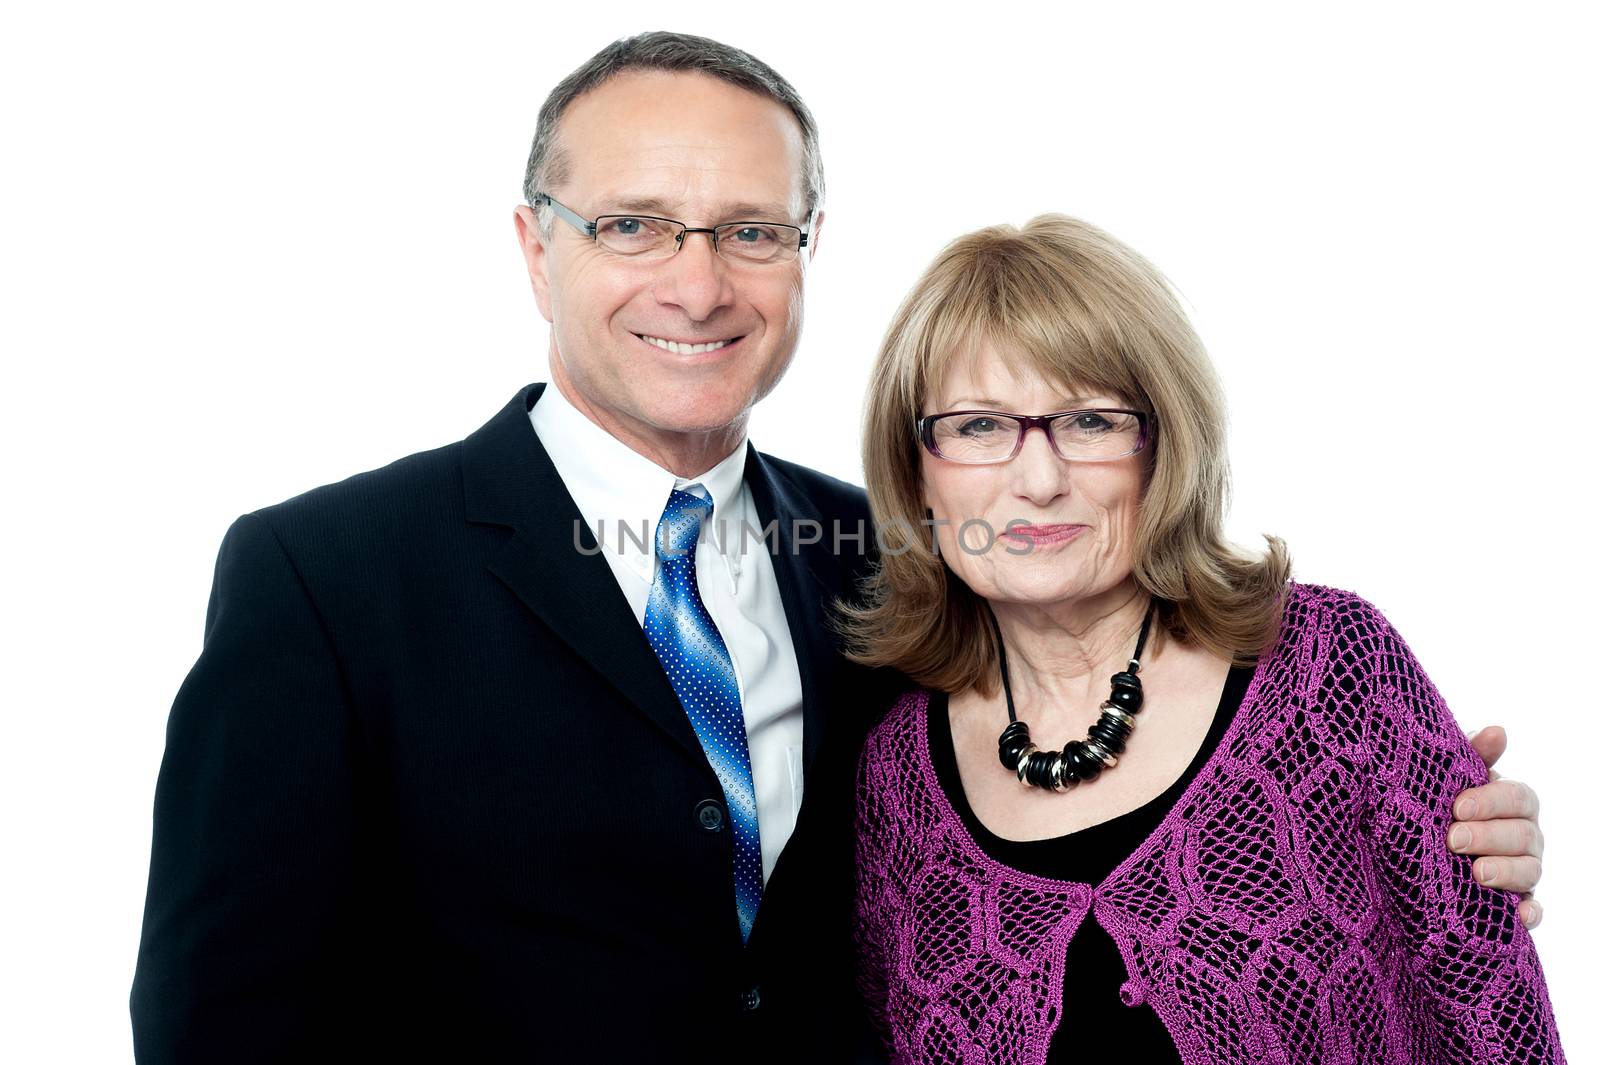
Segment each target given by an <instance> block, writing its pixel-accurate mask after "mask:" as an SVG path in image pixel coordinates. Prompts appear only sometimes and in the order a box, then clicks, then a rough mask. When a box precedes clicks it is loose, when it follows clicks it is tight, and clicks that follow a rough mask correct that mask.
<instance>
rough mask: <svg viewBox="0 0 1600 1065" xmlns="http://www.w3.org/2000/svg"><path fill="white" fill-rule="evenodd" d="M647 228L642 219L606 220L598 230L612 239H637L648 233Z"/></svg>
mask: <svg viewBox="0 0 1600 1065" xmlns="http://www.w3.org/2000/svg"><path fill="white" fill-rule="evenodd" d="M649 228H650V227H649V225H648V224H647V223H646V222H645V220H644V219H643V218H608V219H606V220H605V224H604V225H602V226H601V227H600V230H601V232H602V233H605V234H607V235H609V236H613V237H637V236H641V235H643V234H645V233H646V232H648V231H649Z"/></svg>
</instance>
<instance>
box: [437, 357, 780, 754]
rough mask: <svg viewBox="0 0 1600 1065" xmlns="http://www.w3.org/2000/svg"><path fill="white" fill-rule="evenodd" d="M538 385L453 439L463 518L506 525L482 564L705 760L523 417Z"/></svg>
mask: <svg viewBox="0 0 1600 1065" xmlns="http://www.w3.org/2000/svg"><path fill="white" fill-rule="evenodd" d="M543 390H544V385H542V384H535V385H529V386H528V387H527V388H524V389H523V390H522V391H521V392H520V393H518V394H517V396H516V397H515V398H514V399H512V401H511V402H510V403H508V404H507V405H506V407H505V409H503V410H502V411H501V412H500V413H499V414H497V415H495V417H494V418H493V419H491V420H490V421H489V423H488V424H486V425H485V426H484V427H483V428H481V429H479V430H478V431H477V432H475V433H473V434H472V435H471V436H469V437H467V439H466V440H464V441H462V444H461V475H462V492H463V494H464V497H465V503H466V517H467V520H468V521H469V522H473V523H477V524H489V525H502V526H508V527H510V529H511V530H512V533H511V536H510V537H509V538H508V539H507V540H506V542H505V543H504V544H503V545H502V546H501V548H500V551H499V553H498V554H496V555H495V556H494V558H493V559H492V560H491V561H490V562H489V570H490V572H492V573H493V574H494V575H495V576H496V577H498V578H499V579H500V580H501V581H502V582H504V584H505V585H506V587H507V588H509V589H511V591H512V592H513V593H515V594H516V596H517V598H518V599H520V600H522V602H523V603H524V604H525V605H526V606H527V607H528V609H529V610H531V611H533V613H534V614H535V615H537V616H538V617H539V619H540V620H541V621H543V622H544V624H545V625H546V626H548V627H549V628H550V630H551V631H552V632H554V633H555V634H556V635H557V636H558V637H560V638H561V639H562V640H563V641H565V642H566V643H567V645H568V646H570V647H571V648H572V649H573V651H575V652H576V653H577V654H579V655H580V656H582V657H583V658H584V659H585V660H587V661H588V662H589V664H590V665H592V666H593V667H594V669H595V671H596V672H597V673H599V674H600V675H601V676H602V677H604V678H605V679H606V680H607V681H608V682H609V683H611V684H612V685H613V686H614V687H616V688H617V690H618V691H620V692H621V693H622V694H623V695H624V696H625V697H626V698H627V699H628V700H629V701H630V702H632V703H634V704H635V705H636V706H638V707H639V709H640V710H642V711H643V712H644V713H645V714H646V715H647V716H648V717H649V718H650V719H651V720H653V721H654V722H655V723H656V724H657V725H659V726H660V727H661V729H662V731H664V732H666V733H667V734H668V735H669V736H671V737H672V738H673V740H675V741H676V742H677V743H679V744H680V745H682V746H683V747H684V748H685V749H686V750H687V751H689V752H690V753H691V754H692V755H693V756H694V757H696V758H697V759H699V760H701V761H704V759H705V753H704V751H703V750H702V748H701V746H700V741H699V739H698V738H696V736H695V734H694V728H693V727H692V726H691V725H690V724H689V719H688V717H687V716H686V715H685V714H684V712H683V707H682V705H681V704H680V703H679V702H678V697H677V695H676V694H674V693H673V691H672V686H671V685H670V684H669V683H668V681H667V676H666V673H665V672H663V671H662V669H661V664H660V662H659V661H658V660H657V658H656V656H655V652H654V651H652V650H651V649H650V644H649V642H648V641H647V640H646V639H645V638H644V633H643V631H642V630H641V629H640V628H639V625H638V623H637V621H636V620H635V619H634V616H633V610H632V608H631V607H629V605H628V601H627V599H626V598H624V597H623V594H622V589H620V588H618V587H617V582H616V578H615V577H614V576H613V574H612V572H611V567H610V566H609V565H608V564H607V562H606V560H605V558H604V557H602V556H601V555H600V554H599V553H598V551H597V545H596V543H595V540H594V536H593V534H592V533H591V532H590V530H589V528H588V526H587V525H586V524H585V523H584V521H583V518H582V515H581V514H580V513H579V511H578V505H577V504H576V503H574V502H573V500H572V496H571V494H570V493H569V492H568V491H567V488H566V485H565V484H563V483H562V480H561V477H560V475H559V474H558V473H557V472H556V469H555V466H554V464H553V463H552V462H551V461H550V456H549V455H548V454H547V453H546V451H545V449H544V445H543V444H542V443H540V441H539V435H538V434H537V433H535V432H534V431H533V425H532V424H531V423H530V422H529V420H528V411H529V410H531V409H532V407H533V404H534V401H535V400H537V399H538V398H539V395H540V393H541V392H543ZM580 545H581V546H582V548H583V550H582V551H580V550H579V547H580ZM785 598H786V600H787V596H786V597H785ZM785 606H787V602H786V603H785ZM807 720H808V725H809V718H808V719H807Z"/></svg>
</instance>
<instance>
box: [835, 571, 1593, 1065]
mask: <svg viewBox="0 0 1600 1065" xmlns="http://www.w3.org/2000/svg"><path fill="white" fill-rule="evenodd" d="M926 708H927V693H926V692H913V693H911V694H908V695H906V696H905V697H904V698H902V699H901V700H900V701H899V703H897V704H896V706H895V707H894V708H893V709H892V710H891V711H890V712H889V714H888V715H887V716H886V717H885V719H884V720H883V721H882V722H881V723H880V724H879V725H878V726H877V727H876V728H875V729H874V731H873V733H872V735H871V736H870V737H869V739H868V741H867V745H866V747H865V749H864V750H863V753H862V758H861V766H860V773H859V777H858V798H859V805H858V819H859V820H858V825H857V830H858V842H857V848H858V858H859V861H858V863H857V868H858V872H857V878H858V882H857V910H858V917H859V920H858V924H857V929H858V932H857V935H858V946H859V948H860V954H861V965H862V969H861V984H862V989H863V991H864V992H865V994H866V996H867V999H868V1001H869V1003H871V1005H872V1008H873V1012H874V1014H875V1019H876V1020H877V1021H878V1024H879V1028H880V1029H881V1031H882V1033H883V1035H884V1037H885V1038H886V1039H887V1040H889V1041H890V1042H891V1043H892V1047H893V1051H894V1055H895V1059H896V1060H897V1061H902V1062H929V1063H953V1062H964V1063H965V1062H995V1063H1004V1065H1013V1063H1015V1065H1023V1063H1028V1065H1036V1063H1041V1062H1043V1061H1044V1060H1045V1055H1046V1053H1047V1051H1048V1049H1049V1045H1050V1039H1051V1036H1052V1034H1053V1033H1054V1032H1055V1029H1056V1026H1057V1024H1058V1023H1059V1022H1060V1020H1061V1016H1062V1006H1063V1003H1062V970H1063V964H1064V961H1065V958H1066V952H1067V946H1068V944H1069V943H1071V941H1072V938H1073V935H1074V934H1075V933H1076V932H1077V930H1078V928H1079V927H1080V926H1081V925H1082V923H1083V921H1084V920H1085V919H1086V918H1090V917H1091V915H1092V919H1094V920H1097V921H1099V922H1100V924H1101V925H1102V926H1103V927H1104V928H1105V929H1106V931H1107V932H1109V933H1110V935H1111V937H1112V939H1114V940H1115V941H1116V943H1117V947H1118V949H1119V951H1120V952H1121V954H1122V959H1123V962H1124V964H1125V965H1126V966H1127V970H1128V973H1129V979H1128V981H1127V983H1125V984H1124V985H1123V987H1122V998H1123V1001H1124V1002H1125V1003H1127V1004H1128V1005H1129V1006H1136V1005H1139V1004H1142V1003H1144V1002H1149V1004H1150V1005H1151V1006H1152V1008H1154V1010H1155V1012H1156V1013H1157V1015H1158V1016H1160V1018H1161V1020H1162V1022H1163V1023H1164V1024H1165V1025H1166V1027H1167V1031H1168V1032H1169V1033H1171V1035H1172V1039H1173V1042H1174V1043H1175V1044H1176V1046H1177V1048H1178V1052H1179V1055H1180V1056H1181V1057H1182V1059H1183V1061H1184V1063H1185V1065H1233V1063H1239V1065H1245V1063H1249V1065H1255V1063H1259V1062H1272V1063H1296V1065H1298V1063H1320V1065H1346V1063H1356V1062H1362V1063H1366V1062H1371V1063H1383V1065H1402V1063H1419V1065H1420V1063H1430V1065H1431V1063H1436V1062H1437V1063H1445V1062H1460V1063H1476V1065H1482V1063H1489V1062H1494V1063H1502V1062H1504V1063H1510V1062H1530V1063H1532V1062H1538V1063H1541V1065H1544V1063H1551V1062H1564V1061H1565V1060H1566V1059H1565V1057H1564V1055H1563V1054H1562V1052H1561V1047H1560V1043H1559V1039H1558V1037H1557V1034H1556V1026H1555V1018H1554V1017H1553V1016H1552V1014H1551V1011H1550V1000H1549V995H1548V993H1547V991H1546V989H1545V985H1544V975H1543V972H1542V971H1541V969H1540V966H1539V959H1538V956H1537V954H1536V953H1535V952H1534V948H1533V941H1532V940H1531V939H1530V938H1529V936H1528V933H1527V931H1526V930H1525V929H1524V928H1523V927H1522V924H1521V922H1520V921H1519V920H1518V919H1517V911H1516V904H1517V896H1516V895H1514V894H1511V893H1509V892H1504V891H1498V890H1494V889H1490V888H1484V887H1481V886H1479V885H1478V884H1477V883H1476V882H1475V881H1474V880H1473V879H1472V866H1471V861H1470V859H1468V858H1467V857H1465V856H1462V855H1456V854H1452V853H1450V852H1449V851H1448V850H1447V849H1446V847H1445V840H1444V837H1445V831H1446V829H1447V828H1448V826H1449V824H1450V822H1451V814H1450V809H1451V803H1452V801H1453V799H1454V798H1455V796H1456V795H1457V793H1459V792H1460V791H1461V790H1462V789H1463V788H1466V787H1470V786H1474V785H1478V784H1482V783H1484V782H1485V781H1486V780H1487V779H1488V773H1487V771H1486V770H1485V768H1484V765H1483V761H1482V760H1481V759H1480V758H1479V757H1478V755H1477V754H1476V752H1474V751H1473V750H1472V748H1471V746H1469V745H1468V743H1467V740H1466V737H1465V736H1463V735H1462V734H1461V730H1460V729H1459V728H1458V727H1457V725H1456V723H1455V721H1454V719H1453V718H1452V717H1451V716H1450V712H1449V711H1448V710H1447V709H1446V708H1445V705H1444V702H1443V701H1442V700H1441V699H1440V698H1439V694H1438V692H1436V691H1435V690H1434V687H1433V685H1432V684H1431V683H1430V682H1429V680H1428V678H1427V676H1426V675H1425V674H1424V673H1423V671H1422V669H1421V667H1420V666H1418V665H1417V663H1416V660H1415V659H1414V658H1413V657H1412V655H1411V652H1410V650H1409V649H1408V648H1407V647H1406V645H1405V643H1404V642H1403V641H1402V640H1401V639H1400V637H1399V635H1397V634H1396V633H1395V631H1394V630H1393V629H1392V628H1391V627H1390V626H1389V624H1388V622H1387V621H1386V620H1385V619H1384V618H1383V616H1382V615H1381V614H1380V613H1379V612H1378V611H1377V609H1376V608H1374V607H1373V606H1372V605H1371V604H1369V603H1367V602H1365V601H1363V600H1362V599H1360V598H1358V597H1357V596H1354V595H1351V594H1349V593H1347V592H1340V591H1335V590H1332V589H1328V588H1321V587H1317V586H1314V585H1291V586H1290V588H1289V591H1288V592H1287V593H1286V596H1285V607H1284V619H1283V625H1282V628H1281V630H1280V634H1279V637H1278V640H1277V642H1276V643H1275V644H1274V646H1273V647H1272V649H1271V650H1270V651H1269V652H1268V653H1267V654H1266V655H1264V656H1263V657H1262V659H1261V662H1260V664H1259V665H1258V666H1257V668H1256V673H1255V678H1254V680H1253V682H1252V683H1251V686H1250V690H1249V691H1248V693H1247V694H1246V695H1245V698H1244V702H1243V704H1242V705H1241V706H1240V707H1239V711H1238V714H1237V715H1236V717H1235V719H1234V721H1233V723H1232V724H1231V725H1230V727H1229V728H1228V731H1227V734H1226V735H1225V736H1224V738H1223V740H1222V743H1221V744H1220V745H1219V747H1218V748H1217V751H1216V753H1215V754H1214V755H1213V756H1212V758H1211V759H1210V760H1209V761H1208V762H1207V763H1206V765H1205V766H1204V767H1203V768H1202V769H1201V771H1200V773H1199V775H1198V776H1196V777H1195V779H1194V781H1193V782H1192V783H1191V784H1190V786H1189V787H1188V788H1187V790H1186V791H1185V792H1184V794H1183V796H1182V798H1180V799H1179V800H1178V802H1177V804H1176V805H1175V806H1174V807H1173V809H1172V811H1171V812H1170V813H1169V814H1168V815H1167V817H1166V819H1165V820H1164V821H1163V822H1162V824H1161V826H1160V827H1159V828H1158V829H1157V830H1156V831H1155V832H1154V833H1153V834H1152V835H1151V836H1150V837H1149V838H1148V839H1147V840H1146V841H1145V842H1144V843H1143V844H1142V845H1141V846H1140V847H1139V848H1138V849H1137V850H1136V851H1134V852H1133V854H1131V855H1130V856H1129V857H1128V858H1127V859H1126V860H1125V861H1124V862H1123V863H1122V864H1121V865H1120V866H1118V867H1117V869H1116V870H1115V871H1113V872H1112V873H1111V875H1110V876H1109V877H1107V878H1106V880H1105V881H1104V882H1103V883H1101V884H1100V885H1099V886H1094V885H1089V884H1071V883H1065V882H1062V881H1056V880H1046V879H1043V878H1040V877H1035V876H1029V875H1026V874H1023V873H1020V872H1017V871H1016V870H1014V869H1010V868H1008V867H1006V866H1003V865H1000V864H999V863H997V862H995V861H993V860H992V859H990V858H989V857H988V856H987V855H986V854H984V853H983V851H982V850H980V849H979V847H978V845H977V844H976V843H975V842H974V841H973V840H972V838H971V836H970V835H969V834H968V833H967V831H966V828H965V826H964V825H963V824H962V823H961V819H960V818H959V817H958V816H957V814H956V813H955V811H954V810H953V809H952V808H951V806H950V803H949V800H948V798H947V797H946V796H945V794H944V792H943V791H942V790H941V788H940V786H939V783H938V780H937V779H936V777H935V775H934V769H933V764H932V762H931V760H930V759H929V755H928V734H927V714H926ZM1137 741H1138V735H1137V733H1135V735H1134V737H1133V739H1132V740H1131V741H1130V747H1134V746H1136V745H1137ZM1063 801H1068V802H1070V801H1071V799H1070V798H1064V799H1063ZM1067 1007H1068V1008H1069V1009H1070V1008H1071V1004H1070V1003H1068V1004H1067ZM1103 1020H1104V1022H1105V1023H1109V1024H1112V1025H1115V1024H1116V1018H1103Z"/></svg>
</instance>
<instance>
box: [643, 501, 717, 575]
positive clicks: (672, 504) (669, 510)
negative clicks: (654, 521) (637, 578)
mask: <svg viewBox="0 0 1600 1065" xmlns="http://www.w3.org/2000/svg"><path fill="white" fill-rule="evenodd" d="M712 505H713V504H712V501H711V495H710V493H707V494H706V495H705V496H704V497H701V496H697V495H693V494H691V493H689V492H685V491H683V490H682V489H678V488H674V489H673V490H672V494H671V495H670V496H668V497H667V505H666V508H665V509H664V510H662V512H661V521H660V523H659V524H658V525H657V526H656V554H657V555H659V556H660V557H661V558H662V559H663V560H672V559H679V558H685V557H688V558H693V557H694V545H695V543H696V542H697V541H698V540H699V539H700V528H701V526H702V525H703V524H704V523H705V518H706V515H707V514H708V513H710V511H711V507H712Z"/></svg>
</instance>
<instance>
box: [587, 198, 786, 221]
mask: <svg viewBox="0 0 1600 1065" xmlns="http://www.w3.org/2000/svg"><path fill="white" fill-rule="evenodd" d="M612 202H613V203H614V206H610V207H607V208H606V209H605V211H604V212H603V213H605V214H619V213H624V212H634V213H637V214H648V215H656V216H658V217H661V218H673V219H677V220H679V221H681V220H682V218H683V205H682V204H681V203H669V202H668V201H666V200H663V199H660V198H659V197H655V196H634V197H628V198H623V199H619V200H616V201H612ZM715 217H716V219H717V223H716V224H718V225H721V224H722V223H724V222H778V221H784V220H786V219H787V218H788V217H789V212H788V211H787V210H786V209H785V208H782V207H779V206H777V205H776V204H771V203H749V202H740V203H730V204H726V205H724V206H723V207H721V208H719V209H718V210H717V212H716V215H715Z"/></svg>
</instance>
